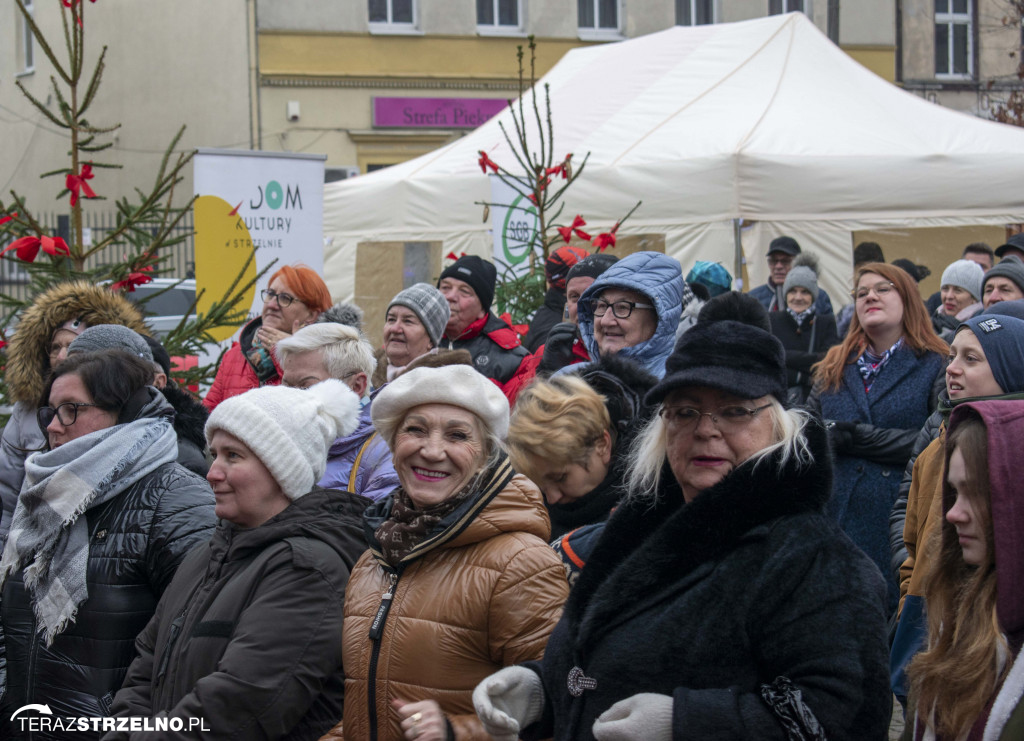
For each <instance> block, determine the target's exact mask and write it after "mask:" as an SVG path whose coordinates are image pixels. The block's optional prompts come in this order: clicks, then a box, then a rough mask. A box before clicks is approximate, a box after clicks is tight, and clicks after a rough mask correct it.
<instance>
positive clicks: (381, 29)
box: [366, 0, 422, 36]
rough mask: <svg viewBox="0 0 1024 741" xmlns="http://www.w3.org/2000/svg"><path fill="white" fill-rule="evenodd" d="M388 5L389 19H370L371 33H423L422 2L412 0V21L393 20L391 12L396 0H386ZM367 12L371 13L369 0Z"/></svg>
mask: <svg viewBox="0 0 1024 741" xmlns="http://www.w3.org/2000/svg"><path fill="white" fill-rule="evenodd" d="M384 1H385V2H386V3H387V6H388V20H387V21H370V22H369V23H370V33H383V34H412V35H417V36H418V35H421V34H422V32H421V31H420V3H419V0H411V1H412V23H406V22H405V21H402V22H395V21H392V20H391V12H392V7H393V5H392V4H393V2H394V0H384ZM366 14H367V16H369V14H370V3H369V0H367V3H366Z"/></svg>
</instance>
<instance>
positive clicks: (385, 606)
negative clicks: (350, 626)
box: [366, 567, 398, 741]
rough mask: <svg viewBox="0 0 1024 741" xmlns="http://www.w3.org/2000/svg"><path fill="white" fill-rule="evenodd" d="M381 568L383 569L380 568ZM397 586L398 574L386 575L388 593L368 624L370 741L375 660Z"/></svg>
mask: <svg viewBox="0 0 1024 741" xmlns="http://www.w3.org/2000/svg"><path fill="white" fill-rule="evenodd" d="M381 568H383V567H381ZM397 585H398V572H394V571H393V572H391V573H390V574H388V591H386V592H384V594H382V595H381V597H380V606H379V607H378V608H377V614H376V615H375V616H374V618H373V622H372V623H370V640H371V641H373V649H372V651H371V653H370V671H369V674H368V684H367V692H366V697H367V701H368V702H369V705H370V741H377V660H378V659H379V658H380V644H381V637H382V636H383V635H384V623H385V622H386V621H387V619H388V613H389V612H390V611H391V605H392V603H393V601H394V597H395V587H396V586H397Z"/></svg>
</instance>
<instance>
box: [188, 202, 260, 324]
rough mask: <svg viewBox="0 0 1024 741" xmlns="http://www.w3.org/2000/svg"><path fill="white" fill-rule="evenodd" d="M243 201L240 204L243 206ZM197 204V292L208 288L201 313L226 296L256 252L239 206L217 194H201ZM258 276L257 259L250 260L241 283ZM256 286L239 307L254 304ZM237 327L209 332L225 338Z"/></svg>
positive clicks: (198, 307)
mask: <svg viewBox="0 0 1024 741" xmlns="http://www.w3.org/2000/svg"><path fill="white" fill-rule="evenodd" d="M240 205H241V204H239V206H240ZM193 208H194V212H193V213H194V216H195V230H196V236H195V244H196V293H197V294H198V293H200V292H203V291H204V290H205V292H204V293H203V294H202V298H201V299H199V303H198V305H197V307H196V309H197V311H198V312H199V313H200V314H204V313H206V312H207V311H209V310H210V307H211V306H212V305H213V303H214V301H217V300H219V299H221V298H223V297H224V296H225V295H226V294H227V292H228V289H229V288H230V287H231V283H232V282H233V281H234V280H235V278H236V277H237V276H238V274H239V272H240V271H241V270H242V266H243V265H245V261H246V260H248V259H249V258H250V257H251V256H252V254H253V244H252V237H251V236H250V234H249V230H248V228H246V226H245V222H244V221H243V220H242V217H241V215H240V214H239V213H238V206H232V205H231V204H230V203H228V202H227V201H225V200H224V199H223V198H218V197H217V196H199V198H197V199H196V202H195V206H194V207H193ZM255 277H256V261H255V260H253V261H251V262H250V263H249V267H247V268H246V270H245V275H243V276H242V279H241V281H240V283H245V282H248V281H251V280H253V279H254V278H255ZM255 292H256V286H255V285H252V286H250V287H249V289H248V290H247V291H246V292H245V294H244V296H243V297H242V300H241V301H239V302H238V308H239V309H242V310H244V309H245V307H249V306H252V302H253V298H254V297H255ZM237 330H238V327H237V326H231V325H225V326H220V327H215V328H214V329H212V330H211V331H210V334H211V335H212V336H213V337H214V339H216V340H217V342H222V341H223V340H226V339H228V338H229V337H231V335H233V334H234V333H235V332H236V331H237Z"/></svg>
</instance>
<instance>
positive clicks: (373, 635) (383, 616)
mask: <svg viewBox="0 0 1024 741" xmlns="http://www.w3.org/2000/svg"><path fill="white" fill-rule="evenodd" d="M397 585H398V574H395V573H391V574H388V590H387V591H386V592H384V594H382V595H381V596H380V607H378V608H377V614H376V616H374V618H373V622H372V623H370V640H372V641H379V640H380V637H381V634H383V633H384V621H385V620H387V619H388V611H389V610H390V609H391V604H392V601H393V600H394V598H395V587H396V586H397Z"/></svg>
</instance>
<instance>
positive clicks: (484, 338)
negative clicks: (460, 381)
mask: <svg viewBox="0 0 1024 741" xmlns="http://www.w3.org/2000/svg"><path fill="white" fill-rule="evenodd" d="M496 278H497V271H496V270H495V268H494V265H493V264H492V263H489V262H487V261H486V260H482V259H481V258H479V257H477V256H476V255H465V256H463V257H460V258H459V259H458V260H456V261H455V262H454V263H452V264H451V265H449V266H448V267H447V268H445V269H444V271H443V272H442V273H441V279H440V280H439V281H438V282H437V288H438V290H439V291H441V293H442V294H444V297H445V299H446V300H447V301H448V306H449V308H450V309H451V317H450V318H449V319H448V324H447V326H446V327H445V330H444V337H442V338H441V346H442V347H443V348H444V349H450V350H459V349H464V350H468V351H469V354H470V355H472V356H473V367H474V368H476V369H477V370H478V371H480V373H482V374H483V375H485V376H487V377H488V378H492V379H494V380H495V381H497V382H498V384H499V385H500V386H502V389H503V390H504V386H505V384H506V383H507V382H508V380H509V379H510V378H512V376H513V375H514V374H515V372H516V370H518V369H519V365H520V363H522V362H523V358H525V357H526V356H527V355H529V353H528V352H527V351H526V348H525V347H523V346H522V343H521V342H520V341H519V335H517V334H516V333H515V330H513V329H512V328H511V327H510V326H509V325H507V324H506V323H505V322H503V321H501V320H500V319H499V318H498V317H496V316H494V314H492V313H491V302H492V301H494V283H495V280H496Z"/></svg>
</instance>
